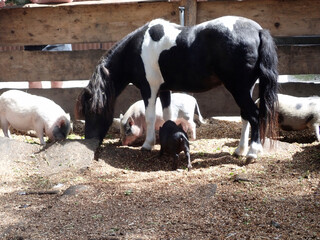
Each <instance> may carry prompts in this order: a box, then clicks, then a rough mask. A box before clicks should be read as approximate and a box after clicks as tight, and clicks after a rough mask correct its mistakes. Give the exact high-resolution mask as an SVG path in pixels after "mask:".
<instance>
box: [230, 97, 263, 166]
mask: <svg viewBox="0 0 320 240" xmlns="http://www.w3.org/2000/svg"><path fill="white" fill-rule="evenodd" d="M234 98H235V100H236V102H237V104H238V105H239V107H240V109H241V117H242V118H243V120H244V121H243V129H242V131H241V139H240V143H239V146H238V148H237V149H236V152H235V154H238V155H243V154H245V151H246V145H247V142H248V135H249V125H248V124H247V122H249V123H250V126H251V143H250V147H249V151H248V153H247V155H246V156H247V161H251V160H252V159H256V158H257V157H258V153H260V152H261V151H262V145H261V141H260V132H259V109H258V107H257V106H256V105H255V103H254V102H253V100H252V98H251V96H250V94H249V93H248V94H247V95H245V96H243V95H242V96H239V95H234Z"/></svg>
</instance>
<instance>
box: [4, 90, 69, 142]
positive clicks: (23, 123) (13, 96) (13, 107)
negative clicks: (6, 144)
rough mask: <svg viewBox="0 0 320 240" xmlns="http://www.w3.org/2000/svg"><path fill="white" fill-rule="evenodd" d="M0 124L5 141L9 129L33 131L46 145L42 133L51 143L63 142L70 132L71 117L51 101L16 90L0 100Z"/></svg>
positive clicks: (7, 93)
mask: <svg viewBox="0 0 320 240" xmlns="http://www.w3.org/2000/svg"><path fill="white" fill-rule="evenodd" d="M0 124H1V128H2V130H3V133H4V135H5V136H6V137H10V132H9V127H10V126H12V127H13V128H15V129H17V130H20V131H28V130H35V132H36V135H37V137H38V138H39V139H40V143H41V144H42V145H45V141H44V139H43V136H44V133H45V134H46V136H47V137H48V138H49V139H50V140H53V141H57V140H63V139H65V138H66V137H67V135H68V134H69V132H70V115H69V114H66V113H65V111H64V110H63V109H62V108H61V107H60V106H59V105H57V104H56V103H55V102H53V101H52V100H50V99H47V98H45V97H40V96H36V95H32V94H29V93H26V92H23V91H19V90H9V91H6V92H4V93H3V94H2V95H1V96H0Z"/></svg>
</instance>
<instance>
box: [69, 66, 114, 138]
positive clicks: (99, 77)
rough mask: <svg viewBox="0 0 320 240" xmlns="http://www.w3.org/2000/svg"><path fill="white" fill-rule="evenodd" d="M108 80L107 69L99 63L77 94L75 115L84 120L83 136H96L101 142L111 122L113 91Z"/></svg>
mask: <svg viewBox="0 0 320 240" xmlns="http://www.w3.org/2000/svg"><path fill="white" fill-rule="evenodd" d="M109 80H110V78H109V71H108V70H107V69H106V68H105V67H104V66H103V65H102V64H99V65H98V66H97V68H96V71H95V72H94V74H93V76H92V78H91V80H90V82H89V84H88V86H87V87H85V88H84V89H83V90H82V91H81V93H80V95H79V96H78V99H77V103H76V107H75V116H76V118H77V119H84V120H85V138H98V139H99V140H100V142H102V140H103V138H104V137H105V135H106V133H107V131H108V130H109V127H110V126H111V124H112V120H113V112H114V103H115V93H114V88H113V84H111V82H110V81H109Z"/></svg>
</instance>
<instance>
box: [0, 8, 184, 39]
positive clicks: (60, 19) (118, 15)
mask: <svg viewBox="0 0 320 240" xmlns="http://www.w3.org/2000/svg"><path fill="white" fill-rule="evenodd" d="M158 17H162V18H165V19H168V20H170V21H174V22H178V21H179V10H178V3H166V2H141V3H122V4H119V3H117V4H114V3H113V4H109V3H104V4H101V3H99V4H94V3H92V4H90V5H89V4H83V3H82V4H79V3H78V4H75V3H74V5H71V4H62V5H45V6H43V7H33V8H27V7H26V8H8V9H0V22H1V28H0V43H1V45H37V44H55V43H78V42H114V41H117V40H119V39H121V38H122V37H124V36H125V35H126V34H128V33H129V32H131V31H133V30H135V29H136V28H138V27H140V26H142V25H143V24H145V23H146V22H147V21H150V20H151V19H153V18H158Z"/></svg>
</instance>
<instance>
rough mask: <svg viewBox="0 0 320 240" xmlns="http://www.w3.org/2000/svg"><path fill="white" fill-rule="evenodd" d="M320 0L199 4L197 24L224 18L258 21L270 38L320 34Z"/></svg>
mask: <svg viewBox="0 0 320 240" xmlns="http://www.w3.org/2000/svg"><path fill="white" fill-rule="evenodd" d="M319 9H320V0H303V1H302V0H281V1H279V0H245V1H208V2H199V3H198V11H197V22H198V23H199V22H204V21H208V20H210V19H212V18H217V17H221V16H224V15H237V16H243V17H247V18H250V19H253V20H255V21H257V22H258V23H259V24H260V25H261V26H262V27H263V28H267V29H269V30H270V31H271V33H272V35H273V36H300V35H319V34H320V11H319Z"/></svg>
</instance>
